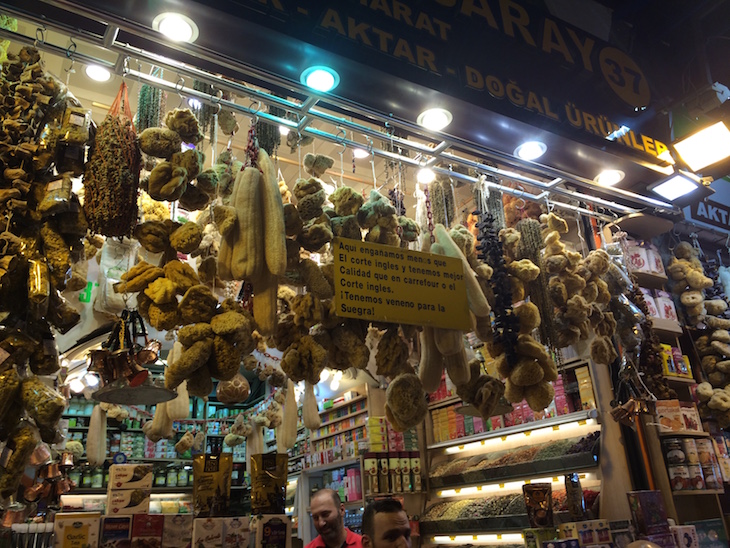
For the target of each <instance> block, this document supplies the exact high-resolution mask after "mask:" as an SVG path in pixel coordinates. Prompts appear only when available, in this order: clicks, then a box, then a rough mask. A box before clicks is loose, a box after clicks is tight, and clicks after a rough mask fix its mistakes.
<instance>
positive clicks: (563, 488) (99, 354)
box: [0, 2, 730, 548]
mask: <svg viewBox="0 0 730 548" xmlns="http://www.w3.org/2000/svg"><path fill="white" fill-rule="evenodd" d="M48 6H52V9H51V8H50V7H49V8H48V9H49V11H48V12H47V13H43V12H40V11H39V12H37V13H34V12H33V10H31V9H28V8H27V7H23V6H13V5H12V3H11V5H6V4H5V3H0V40H1V41H0V50H2V57H1V58H0V60H1V61H2V76H1V77H0V95H2V102H0V114H2V116H1V118H2V121H3V126H2V130H1V131H2V139H1V140H0V161H1V162H2V169H3V173H2V183H1V184H0V213H2V215H3V217H2V221H3V224H4V227H3V230H4V231H3V232H2V234H0V251H2V252H1V253H0V366H1V367H0V444H1V445H0V446H1V447H2V448H3V453H2V455H3V456H2V457H0V496H1V497H2V501H0V504H1V506H2V510H3V514H2V515H3V522H2V526H1V527H0V547H4V546H32V547H33V548H43V547H51V546H54V547H55V546H63V547H65V546H71V544H62V543H61V542H63V539H64V538H66V537H67V536H68V535H72V534H74V533H73V531H74V530H75V529H79V528H82V529H83V535H84V542H86V543H87V544H84V546H90V547H107V546H115V547H123V546H133V547H134V546H140V547H141V546H155V547H160V548H178V547H180V548H183V547H186V546H195V547H196V548H209V547H210V548H213V547H216V548H218V547H220V548H223V547H228V546H231V547H232V546H269V545H271V546H274V545H276V546H286V547H291V546H306V545H307V544H308V543H309V542H311V541H312V540H314V539H315V538H316V537H317V535H318V531H317V529H316V526H315V522H314V520H312V518H311V505H310V501H311V500H312V497H313V495H314V494H315V493H316V492H317V491H319V490H321V489H332V490H334V491H336V492H337V493H338V495H339V497H340V499H341V501H342V503H343V507H342V508H343V517H342V520H343V522H344V526H345V527H347V528H348V529H349V530H351V531H354V532H356V533H358V534H363V530H362V519H363V512H364V510H365V508H366V507H367V506H368V504H370V503H372V502H373V501H376V500H380V499H384V498H395V499H397V500H399V501H400V502H401V504H402V506H403V508H404V510H405V512H406V513H407V515H408V518H409V523H410V526H411V536H410V539H411V545H412V546H424V547H425V546H460V547H466V546H536V547H545V546H550V547H551V548H553V547H558V546H565V547H568V546H596V547H597V546H613V547H621V548H623V547H627V546H630V545H631V546H654V545H658V546H662V547H663V546H697V547H698V548H699V547H703V548H704V547H705V546H708V547H709V546H712V547H714V546H726V545H728V544H727V539H728V530H729V527H728V523H730V522H728V516H730V497H729V496H728V495H727V490H728V489H729V488H730V487H728V485H729V484H730V435H728V434H727V433H726V429H727V428H728V427H730V396H728V393H730V312H728V305H729V304H730V301H728V297H727V294H728V293H727V292H728V291H730V235H729V233H728V231H727V229H722V228H719V227H713V226H712V225H711V224H707V223H702V222H697V220H696V219H695V220H693V219H691V218H688V217H687V216H686V215H684V213H683V210H682V207H681V206H680V205H678V203H679V202H676V201H674V200H669V199H667V198H665V197H663V196H661V195H659V194H657V193H656V192H652V190H651V188H652V187H653V186H656V184H658V183H659V182H661V181H664V180H665V179H667V178H668V176H669V175H671V174H674V173H675V167H674V166H673V165H671V164H670V163H667V162H665V161H657V162H649V161H637V159H636V158H635V157H632V156H628V155H627V156H626V157H622V156H620V155H617V154H616V153H615V149H610V148H609V149H607V150H597V149H593V148H592V147H586V146H585V145H581V144H579V143H573V142H571V141H569V140H568V139H566V138H564V137H560V136H557V135H554V134H548V133H547V132H545V131H535V128H530V126H528V125H527V124H524V123H522V122H517V121H513V122H511V123H510V125H509V127H506V128H505V130H504V134H503V135H502V137H503V140H502V142H500V144H499V146H491V145H490V144H484V143H477V142H473V141H469V140H467V139H463V138H460V137H458V136H457V135H458V131H456V130H454V131H453V132H452V128H451V127H450V126H449V124H454V123H458V120H457V119H456V118H457V117H456V116H455V115H453V114H452V112H450V111H449V110H448V109H447V107H448V105H445V104H439V105H438V108H435V109H433V110H432V111H430V112H425V111H424V113H423V116H422V117H419V119H418V120H416V119H413V120H409V119H406V118H403V117H399V116H397V115H395V116H394V115H393V113H389V112H383V111H379V110H376V109H372V108H369V106H368V105H363V104H359V103H355V102H353V101H350V100H348V98H347V97H342V96H340V95H338V94H337V93H335V92H332V93H329V90H328V89H325V88H324V87H320V88H317V86H318V85H322V86H325V85H326V84H327V82H325V83H324V84H321V83H320V84H317V83H316V82H312V81H308V80H307V79H306V75H303V76H302V80H301V81H300V82H291V81H289V80H287V79H284V78H281V77H279V76H277V75H275V74H271V73H268V72H266V71H263V70H257V69H256V68H255V67H252V66H250V65H246V64H243V63H237V62H236V61H235V60H231V59H228V58H223V57H221V58H215V55H213V53H214V52H210V51H208V50H204V49H203V48H201V49H200V50H199V51H198V50H196V49H195V47H194V46H192V44H194V42H195V39H196V37H197V33H198V32H202V31H201V30H199V29H197V28H196V29H195V30H191V31H190V32H191V33H192V35H191V36H189V37H188V40H183V42H180V43H177V42H175V41H174V40H175V39H174V38H170V37H168V36H163V34H161V33H163V29H164V22H163V21H156V22H155V24H154V27H155V28H149V29H140V28H139V27H138V26H137V25H135V24H134V22H132V21H124V20H122V19H115V18H114V17H113V16H112V15H111V14H110V13H106V14H105V17H104V18H102V17H99V20H96V19H95V14H94V11H93V10H91V9H90V8H88V7H83V6H81V5H74V3H67V2H53V3H49V5H48ZM73 17H78V18H79V24H78V25H76V26H75V25H72V24H70V23H69V20H71V19H72V18H73ZM82 21H83V23H82ZM90 22H94V24H93V25H92V23H90ZM155 40H162V41H164V42H165V43H164V45H163V47H161V48H156V47H154V41H155ZM176 48H179V52H180V55H179V56H176V55H175V51H176ZM196 53H197V54H199V56H200V63H198V64H195V63H194V62H193V61H194V60H195V55H196ZM181 59H184V60H181ZM317 75H319V76H321V77H324V78H325V80H326V78H327V77H328V74H327V73H325V74H324V75H322V74H315V76H317ZM329 76H330V77H332V76H331V75H329ZM332 78H333V81H332V82H331V84H334V85H335V86H336V85H337V82H336V80H337V78H339V76H336V77H332ZM394 110H396V111H397V106H394ZM707 119H708V120H710V121H712V120H711V116H709V115H708V116H707ZM495 123H497V122H495ZM720 124H721V125H722V126H723V127H725V125H724V124H723V123H720ZM725 131H727V128H726V127H725ZM528 140H531V143H528V142H527V141H528ZM537 141H539V142H537ZM556 149H557V151H556ZM589 150H590V153H589V154H586V153H585V152H586V151H589ZM546 151H547V156H543V155H545V154H546ZM561 151H562V152H561ZM550 154H554V156H550ZM546 158H547V159H546ZM698 171H699V170H698ZM601 177H614V180H613V181H612V182H611V183H606V179H603V182H602V180H601ZM709 179H712V178H711V177H710V178H707V177H706V178H704V179H702V178H701V177H695V179H692V180H694V181H695V183H692V184H695V187H696V188H697V190H696V192H697V194H688V196H698V195H699V194H701V193H703V192H705V189H706V187H708V186H709V185H710V182H711V181H710V180H709ZM649 181H651V182H649ZM688 184H690V183H688ZM713 185H714V186H715V187H717V189H718V190H717V192H718V193H719V194H721V193H722V189H723V186H722V185H727V181H726V180H724V179H723V178H722V177H717V178H716V180H715V181H714V182H713ZM707 192H709V191H707ZM245 194H248V197H246V196H245ZM698 200H699V198H698ZM687 203H689V202H687ZM353 242H354V243H353ZM356 244H357V245H356ZM226 257H227V259H226ZM378 258H380V259H381V260H379V259H378ZM426 261H428V263H427V264H428V265H429V266H428V267H426V266H425V264H426V263H425V262H426ZM432 261H433V262H432ZM432 264H433V265H436V266H433V267H432V266H431V265H432ZM409 265H410V266H409ZM416 265H417V266H416ZM394 269H395V270H394ZM399 269H402V270H399ZM408 269H410V270H408ZM234 271H235V272H234ZM399 272H402V273H403V274H404V276H403V277H404V278H405V280H406V281H405V282H403V280H402V279H401V278H400V277H398V275H397V274H398V273H399ZM407 272H410V273H411V274H412V276H410V277H408V276H407V275H406V273H407ZM379 276H382V277H379ZM434 280H438V281H434ZM452 281H453V283H451V282H452ZM442 282H446V283H442ZM439 286H441V289H442V290H441V291H440V292H439V290H438V288H439ZM447 289H448V291H447ZM401 291H402V293H401ZM388 294H390V296H388ZM391 299H394V302H393V304H391ZM429 299H433V301H429V302H426V301H428V300H429ZM384 303H385V304H387V305H388V306H389V307H391V308H387V307H384V306H382V305H383V304H384ZM434 303H436V304H434ZM386 310H387V313H386V312H385V311H386ZM389 314H393V315H392V316H390V315H389ZM651 508H653V509H654V510H650V509H651ZM652 512H653V514H652ZM657 513H658V517H657ZM652 519H653V520H654V521H651V520H652ZM115 520H116V521H115ZM120 524H121V525H120ZM74 528H75V529H74ZM120 531H121V532H120ZM115 535H116V536H115ZM124 535H126V536H124ZM266 535H271V537H270V538H267V537H266ZM277 535H279V536H277ZM687 538H690V539H691V540H692V539H694V540H692V541H693V542H696V544H680V542H681V539H687ZM723 539H724V540H723ZM125 541H126V542H127V543H128V544H123V542H125ZM54 542H55V544H54ZM114 542H118V543H119V544H114ZM135 542H137V543H138V544H135ZM144 542H149V543H150V544H143V543H144ZM267 542H269V543H270V544H266V543H267ZM571 542H573V543H571ZM632 542H640V543H641V542H644V543H645V544H631V543H632ZM130 543H131V544H130ZM277 543H278V544H277ZM647 543H648V544H647ZM651 543H654V544H651Z"/></svg>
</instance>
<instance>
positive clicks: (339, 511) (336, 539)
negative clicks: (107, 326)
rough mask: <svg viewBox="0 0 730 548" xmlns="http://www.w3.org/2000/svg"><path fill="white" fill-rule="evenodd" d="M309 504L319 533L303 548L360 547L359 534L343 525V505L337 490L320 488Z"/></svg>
mask: <svg viewBox="0 0 730 548" xmlns="http://www.w3.org/2000/svg"><path fill="white" fill-rule="evenodd" d="M309 506H310V513H311V515H312V521H314V527H315V529H317V532H318V533H319V535H318V536H317V538H315V539H314V540H313V541H312V542H310V543H309V544H307V546H306V547H305V548H362V543H361V537H360V535H358V534H356V533H353V532H352V531H350V530H349V529H347V528H346V527H345V505H344V504H342V500H340V496H339V495H338V494H337V492H335V491H333V490H332V489H321V490H319V491H317V492H316V493H315V494H314V496H313V497H312V500H311V501H310V503H309Z"/></svg>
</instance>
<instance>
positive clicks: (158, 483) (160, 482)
mask: <svg viewBox="0 0 730 548" xmlns="http://www.w3.org/2000/svg"><path fill="white" fill-rule="evenodd" d="M166 482H167V474H166V473H165V470H164V469H162V468H160V469H159V470H157V471H156V472H155V487H164V486H165V483H166Z"/></svg>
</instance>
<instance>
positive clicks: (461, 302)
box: [332, 238, 471, 331]
mask: <svg viewBox="0 0 730 548" xmlns="http://www.w3.org/2000/svg"><path fill="white" fill-rule="evenodd" d="M332 249H333V251H334V255H335V306H336V308H337V315H338V316H344V317H347V318H361V319H367V320H379V321H386V322H394V323H405V324H414V325H430V326H433V327H444V328H449V329H458V330H460V331H469V330H470V329H471V322H470V320H469V308H468V304H467V302H466V284H465V283H464V268H463V266H462V263H461V261H460V260H459V259H454V258H451V257H444V256H441V255H433V254H431V253H421V252H418V251H410V250H408V249H401V248H398V247H392V246H387V245H381V244H373V243H369V242H358V241H357V240H349V239H346V238H335V240H334V241H333V243H332Z"/></svg>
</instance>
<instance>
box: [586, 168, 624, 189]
mask: <svg viewBox="0 0 730 548" xmlns="http://www.w3.org/2000/svg"><path fill="white" fill-rule="evenodd" d="M624 177H626V174H625V173H624V172H623V171H621V170H620V169H605V170H603V171H601V173H599V174H598V175H596V177H595V179H593V181H594V182H595V183H596V184H597V185H600V186H604V187H612V186H615V185H617V184H618V183H620V182H621V181H623V180H624Z"/></svg>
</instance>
